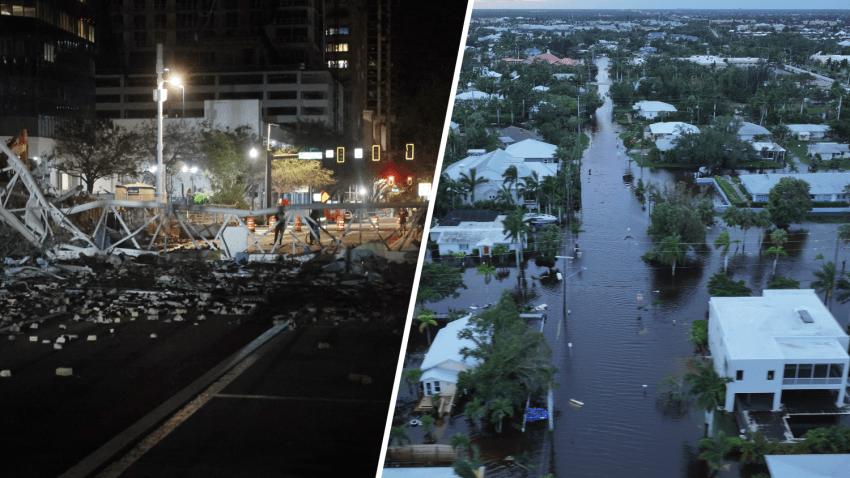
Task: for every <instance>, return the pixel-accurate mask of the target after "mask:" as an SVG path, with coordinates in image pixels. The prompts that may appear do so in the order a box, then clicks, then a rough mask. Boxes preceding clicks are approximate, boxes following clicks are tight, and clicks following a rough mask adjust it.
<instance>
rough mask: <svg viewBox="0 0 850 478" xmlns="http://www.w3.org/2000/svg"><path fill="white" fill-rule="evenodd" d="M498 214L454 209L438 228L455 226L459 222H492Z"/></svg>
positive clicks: (488, 210)
mask: <svg viewBox="0 0 850 478" xmlns="http://www.w3.org/2000/svg"><path fill="white" fill-rule="evenodd" d="M497 217H499V213H498V212H496V211H492V210H490V209H455V210H454V211H451V212H450V213H448V214H446V217H444V218H443V220H442V221H440V226H457V225H458V224H460V223H461V222H493V221H495V220H496V218H497Z"/></svg>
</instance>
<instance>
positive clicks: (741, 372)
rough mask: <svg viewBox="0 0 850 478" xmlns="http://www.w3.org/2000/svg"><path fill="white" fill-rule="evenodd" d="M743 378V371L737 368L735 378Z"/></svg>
mask: <svg viewBox="0 0 850 478" xmlns="http://www.w3.org/2000/svg"><path fill="white" fill-rule="evenodd" d="M743 379H744V371H743V370H738V371H737V372H735V380H743Z"/></svg>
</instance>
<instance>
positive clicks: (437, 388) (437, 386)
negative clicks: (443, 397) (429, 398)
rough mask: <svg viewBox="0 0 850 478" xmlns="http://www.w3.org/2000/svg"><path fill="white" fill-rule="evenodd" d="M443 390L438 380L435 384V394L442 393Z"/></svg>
mask: <svg viewBox="0 0 850 478" xmlns="http://www.w3.org/2000/svg"><path fill="white" fill-rule="evenodd" d="M441 390H442V388H440V381H439V380H437V381H435V382H434V393H440V391H441Z"/></svg>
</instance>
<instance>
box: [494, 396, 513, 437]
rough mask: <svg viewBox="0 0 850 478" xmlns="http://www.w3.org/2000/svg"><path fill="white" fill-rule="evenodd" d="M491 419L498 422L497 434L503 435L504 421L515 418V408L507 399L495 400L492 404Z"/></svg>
mask: <svg viewBox="0 0 850 478" xmlns="http://www.w3.org/2000/svg"><path fill="white" fill-rule="evenodd" d="M490 410H492V412H490V419H491V420H493V421H494V422H496V433H502V419H503V418H505V416H510V417H513V416H514V407H513V406H512V405H511V402H510V400H508V399H506V398H495V399H493V401H491V402H490Z"/></svg>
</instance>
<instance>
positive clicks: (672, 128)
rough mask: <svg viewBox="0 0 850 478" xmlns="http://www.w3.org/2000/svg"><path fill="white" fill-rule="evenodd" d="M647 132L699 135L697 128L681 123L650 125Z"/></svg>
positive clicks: (670, 122) (671, 122)
mask: <svg viewBox="0 0 850 478" xmlns="http://www.w3.org/2000/svg"><path fill="white" fill-rule="evenodd" d="M649 131H650V132H651V133H652V134H682V133H699V128H697V127H696V126H694V125H692V124H688V123H683V122H681V121H668V122H665V123H652V124H651V125H649Z"/></svg>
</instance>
